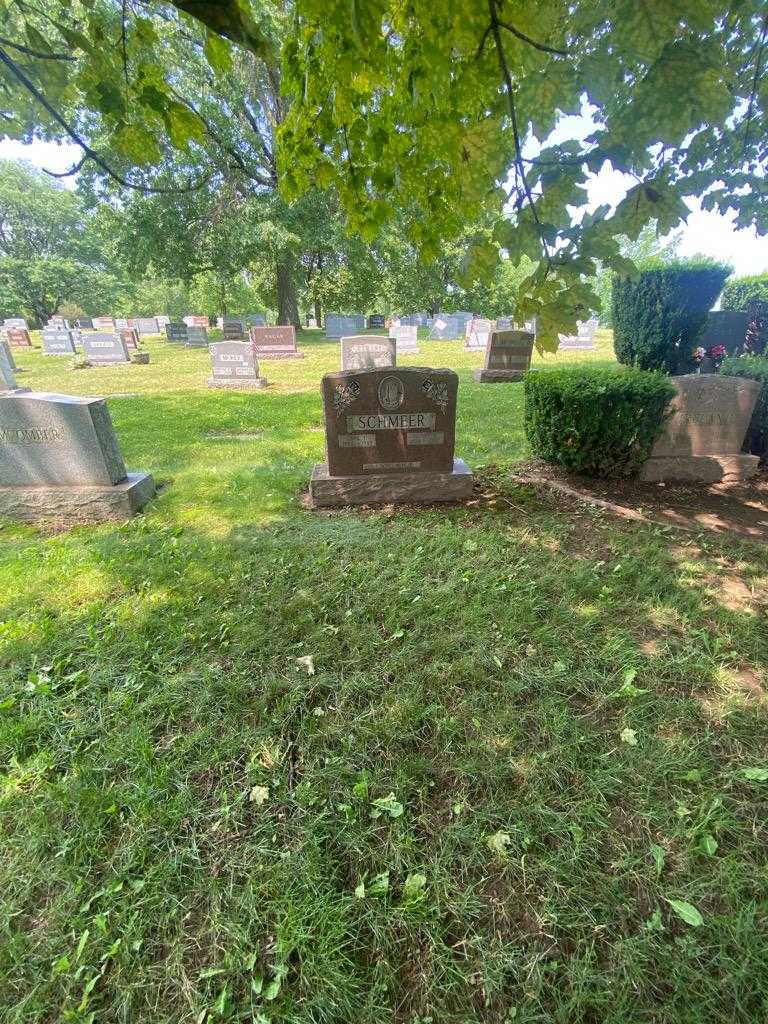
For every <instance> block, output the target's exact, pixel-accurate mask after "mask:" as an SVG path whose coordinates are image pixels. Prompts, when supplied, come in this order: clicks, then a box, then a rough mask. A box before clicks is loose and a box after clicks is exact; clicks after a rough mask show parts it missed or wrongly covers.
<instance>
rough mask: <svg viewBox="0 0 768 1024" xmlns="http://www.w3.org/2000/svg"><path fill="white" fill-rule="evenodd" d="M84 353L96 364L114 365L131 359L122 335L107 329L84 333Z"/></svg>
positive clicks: (87, 358)
mask: <svg viewBox="0 0 768 1024" xmlns="http://www.w3.org/2000/svg"><path fill="white" fill-rule="evenodd" d="M83 355H84V357H85V359H86V361H87V362H89V363H92V364H93V365H94V366H114V365H119V364H121V363H130V361H131V360H130V357H129V355H128V349H127V348H126V347H125V342H124V341H123V339H122V338H121V337H120V335H119V334H113V333H111V332H107V331H95V332H94V333H92V334H84V335H83Z"/></svg>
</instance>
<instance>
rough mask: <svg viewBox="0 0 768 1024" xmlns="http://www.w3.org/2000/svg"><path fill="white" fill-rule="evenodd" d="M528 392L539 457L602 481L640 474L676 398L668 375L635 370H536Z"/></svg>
mask: <svg viewBox="0 0 768 1024" xmlns="http://www.w3.org/2000/svg"><path fill="white" fill-rule="evenodd" d="M524 387H525V433H526V436H527V438H528V443H529V444H530V446H531V449H532V451H533V453H534V455H537V456H538V457H539V458H541V459H543V460H544V461H545V462H552V463H554V464H556V465H559V466H564V467H565V468H566V469H568V470H571V471H573V472H575V473H582V474H584V475H586V476H597V477H608V476H631V475H632V474H634V473H637V472H638V470H639V469H640V467H641V466H642V465H643V463H644V462H645V460H646V459H647V458H648V456H649V455H650V453H651V448H652V447H653V443H654V441H655V440H656V438H657V437H658V436H659V434H660V433H661V429H662V426H663V423H664V419H665V413H666V409H667V406H668V404H669V402H670V399H671V398H672V397H673V395H674V394H675V389H674V386H673V385H672V382H671V381H670V380H669V378H667V377H665V376H664V375H663V374H660V373H650V372H648V371H646V370H638V369H634V368H632V369H626V370H620V369H610V368H608V369H605V368H580V367H579V368H562V369H554V368H553V369H551V370H549V369H548V370H533V371H529V372H528V373H527V374H526V376H525V384H524Z"/></svg>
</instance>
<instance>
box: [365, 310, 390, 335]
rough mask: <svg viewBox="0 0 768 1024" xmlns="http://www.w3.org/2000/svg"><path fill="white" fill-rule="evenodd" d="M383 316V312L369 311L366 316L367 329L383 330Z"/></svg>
mask: <svg viewBox="0 0 768 1024" xmlns="http://www.w3.org/2000/svg"><path fill="white" fill-rule="evenodd" d="M385 319H386V318H385V316H384V314H383V313H371V315H370V316H369V317H368V330H369V331H383V330H384V327H385Z"/></svg>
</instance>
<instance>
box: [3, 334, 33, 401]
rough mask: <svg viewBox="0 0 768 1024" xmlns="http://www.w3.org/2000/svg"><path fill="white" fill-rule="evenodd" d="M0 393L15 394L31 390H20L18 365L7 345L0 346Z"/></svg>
mask: <svg viewBox="0 0 768 1024" xmlns="http://www.w3.org/2000/svg"><path fill="white" fill-rule="evenodd" d="M0 391H2V392H6V391H10V392H12V393H15V394H19V393H20V392H27V391H29V388H20V387H19V385H18V384H17V382H16V364H15V363H14V361H13V358H12V356H11V352H10V349H9V348H8V346H7V345H5V343H3V344H2V345H0Z"/></svg>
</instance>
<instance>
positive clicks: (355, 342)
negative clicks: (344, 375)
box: [341, 334, 397, 370]
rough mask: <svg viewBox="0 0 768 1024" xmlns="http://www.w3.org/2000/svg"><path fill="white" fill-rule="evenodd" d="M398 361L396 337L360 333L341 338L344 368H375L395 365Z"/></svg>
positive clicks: (342, 366) (342, 364)
mask: <svg viewBox="0 0 768 1024" xmlns="http://www.w3.org/2000/svg"><path fill="white" fill-rule="evenodd" d="M396 361H397V342H396V341H395V339H394V338H384V337H377V336H376V335H370V334H360V335H353V336H352V337H351V338H342V339H341V368H342V370H375V369H376V368H377V367H386V366H394V365H395V363H396Z"/></svg>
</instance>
